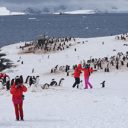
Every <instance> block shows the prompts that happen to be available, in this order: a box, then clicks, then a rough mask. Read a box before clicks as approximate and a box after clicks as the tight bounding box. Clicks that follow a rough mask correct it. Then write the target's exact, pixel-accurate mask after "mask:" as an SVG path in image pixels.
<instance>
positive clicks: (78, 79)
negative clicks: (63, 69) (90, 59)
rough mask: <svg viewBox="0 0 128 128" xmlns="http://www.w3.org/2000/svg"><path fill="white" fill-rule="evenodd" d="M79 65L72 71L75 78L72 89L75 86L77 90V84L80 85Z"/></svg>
mask: <svg viewBox="0 0 128 128" xmlns="http://www.w3.org/2000/svg"><path fill="white" fill-rule="evenodd" d="M81 68H82V67H81V64H78V66H77V67H76V68H75V70H74V78H75V82H74V84H73V86H72V87H73V88H74V87H75V86H76V85H77V88H78V87H79V83H80V74H81Z"/></svg>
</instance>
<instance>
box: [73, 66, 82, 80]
mask: <svg viewBox="0 0 128 128" xmlns="http://www.w3.org/2000/svg"><path fill="white" fill-rule="evenodd" d="M80 74H81V64H78V66H77V67H76V68H75V71H74V78H79V77H80Z"/></svg>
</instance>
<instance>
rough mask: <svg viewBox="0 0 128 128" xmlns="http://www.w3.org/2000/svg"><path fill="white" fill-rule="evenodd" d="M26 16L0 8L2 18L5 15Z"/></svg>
mask: <svg viewBox="0 0 128 128" xmlns="http://www.w3.org/2000/svg"><path fill="white" fill-rule="evenodd" d="M24 14H25V13H23V12H11V11H10V10H8V9H7V8H6V7H0V16H5V15H24Z"/></svg>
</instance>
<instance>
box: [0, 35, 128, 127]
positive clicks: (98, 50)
mask: <svg viewBox="0 0 128 128" xmlns="http://www.w3.org/2000/svg"><path fill="white" fill-rule="evenodd" d="M76 40H77V41H78V42H82V41H85V43H84V44H83V43H80V44H77V45H74V46H72V47H70V48H69V49H65V50H64V51H61V52H56V53H50V54H47V53H46V54H43V55H41V54H32V53H30V54H18V52H19V49H18V47H19V46H20V45H23V44H24V42H23V43H18V44H12V45H8V46H5V47H3V48H2V49H1V50H2V51H1V52H4V53H6V54H7V56H6V58H9V59H11V60H13V62H14V64H15V65H17V67H12V68H11V69H7V70H5V71H4V72H5V73H7V74H9V75H10V77H11V78H13V77H15V76H16V75H21V74H22V75H23V76H25V77H26V76H27V75H39V76H40V84H44V83H46V82H48V83H49V82H50V80H51V79H52V78H55V79H56V80H57V81H58V80H59V79H60V78H62V77H63V78H64V79H65V80H64V82H63V85H62V86H60V87H50V88H49V89H44V90H41V89H39V90H38V91H32V89H31V88H28V92H26V93H25V100H24V115H25V121H24V122H21V121H19V122H16V121H15V115H14V109H13V104H12V101H11V95H10V93H9V92H7V91H0V127H1V128H51V127H52V128H127V126H128V109H127V108H128V93H127V90H128V86H127V84H128V82H127V74H128V70H127V69H120V70H113V71H111V72H109V73H105V72H94V73H93V74H92V75H91V77H90V82H91V83H92V84H93V87H94V88H93V89H88V90H84V89H83V88H82V87H81V89H76V88H72V84H73V82H74V78H73V77H72V76H68V77H67V76H66V74H65V73H60V74H50V73H49V72H50V69H51V68H52V67H54V66H56V65H57V64H58V65H66V64H68V65H73V64H78V63H80V61H81V60H83V59H86V60H87V59H88V58H90V57H91V56H92V57H96V58H98V57H105V56H107V57H110V56H112V55H116V54H117V52H123V53H125V52H126V51H127V47H125V46H123V44H124V43H126V42H125V41H121V40H115V37H114V36H110V37H98V38H88V39H87V38H85V39H84V38H77V39H76ZM103 41H104V45H103V44H102V42H103ZM74 48H77V51H76V52H75V51H74ZM113 49H116V51H113ZM48 55H50V57H49V59H48ZM19 58H21V60H23V61H24V64H21V63H20V62H17V60H18V59H19ZM33 68H34V69H35V72H34V73H33V74H32V69H33ZM81 79H82V80H83V74H82V75H81ZM103 80H105V81H106V87H105V88H101V85H100V83H101V82H102V81H103ZM83 84H84V83H83Z"/></svg>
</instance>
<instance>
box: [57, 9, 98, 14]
mask: <svg viewBox="0 0 128 128" xmlns="http://www.w3.org/2000/svg"><path fill="white" fill-rule="evenodd" d="M94 13H96V12H95V11H94V10H74V11H67V12H62V14H94ZM55 14H60V13H55Z"/></svg>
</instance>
